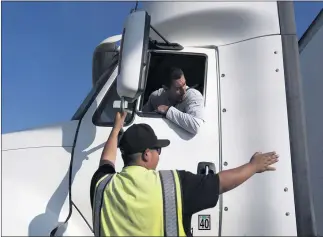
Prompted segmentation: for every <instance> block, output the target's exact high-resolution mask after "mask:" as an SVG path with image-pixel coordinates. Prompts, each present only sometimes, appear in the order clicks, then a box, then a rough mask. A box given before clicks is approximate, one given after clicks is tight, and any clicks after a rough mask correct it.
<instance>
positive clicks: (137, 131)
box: [119, 123, 170, 155]
mask: <svg viewBox="0 0 323 237" xmlns="http://www.w3.org/2000/svg"><path fill="white" fill-rule="evenodd" d="M169 144H170V141H169V140H167V139H158V138H157V136H156V135H155V132H154V130H153V129H152V127H150V126H149V125H148V124H145V123H140V124H134V125H132V126H130V127H129V128H128V129H127V130H126V131H125V132H124V133H123V135H122V137H121V139H120V142H119V148H120V150H121V152H122V153H123V154H127V155H131V154H135V153H140V152H144V151H145V150H146V149H153V148H163V147H167V146H168V145H169Z"/></svg>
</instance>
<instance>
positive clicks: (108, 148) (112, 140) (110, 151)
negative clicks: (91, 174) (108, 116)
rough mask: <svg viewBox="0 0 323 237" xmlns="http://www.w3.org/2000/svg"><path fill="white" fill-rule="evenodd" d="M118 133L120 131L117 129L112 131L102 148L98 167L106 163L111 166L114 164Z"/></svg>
mask: <svg viewBox="0 0 323 237" xmlns="http://www.w3.org/2000/svg"><path fill="white" fill-rule="evenodd" d="M119 132H120V131H119V130H118V129H115V128H113V129H112V131H111V133H110V136H109V138H108V140H107V142H106V143H105V146H104V148H103V152H102V155H101V160H100V165H102V164H105V163H106V162H110V163H111V164H112V165H114V164H115V160H116V157H117V149H118V134H119Z"/></svg>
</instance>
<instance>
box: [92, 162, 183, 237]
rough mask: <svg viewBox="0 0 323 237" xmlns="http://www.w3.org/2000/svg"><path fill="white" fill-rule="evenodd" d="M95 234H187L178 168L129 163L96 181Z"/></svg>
mask: <svg viewBox="0 0 323 237" xmlns="http://www.w3.org/2000/svg"><path fill="white" fill-rule="evenodd" d="M93 202H94V203H93V228H94V235H95V236H186V234H185V231H184V227H183V220H182V191H181V185H180V180H179V176H178V173H177V171H175V170H174V171H171V170H163V171H158V172H157V171H154V170H148V169H146V168H144V167H140V166H128V167H125V168H123V170H122V171H121V172H120V173H116V174H108V175H105V176H104V177H102V178H101V179H100V180H99V181H98V183H97V184H96V188H95V194H94V199H93Z"/></svg>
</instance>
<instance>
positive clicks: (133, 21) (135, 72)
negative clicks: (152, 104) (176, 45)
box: [117, 11, 150, 103]
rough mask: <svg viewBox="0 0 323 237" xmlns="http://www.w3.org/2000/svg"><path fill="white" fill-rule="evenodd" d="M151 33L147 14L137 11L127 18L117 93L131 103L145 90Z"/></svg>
mask: <svg viewBox="0 0 323 237" xmlns="http://www.w3.org/2000/svg"><path fill="white" fill-rule="evenodd" d="M149 31H150V16H149V15H148V13H147V12H145V11H136V12H133V13H131V14H130V15H129V16H128V17H127V19H126V22H125V26H124V29H123V34H122V40H121V46H120V58H119V69H118V78H117V93H118V95H119V96H120V97H121V98H123V99H124V100H125V101H128V102H130V103H132V102H134V101H135V100H136V99H137V98H138V97H139V96H140V95H141V94H142V93H143V91H144V90H145V86H146V77H145V70H146V65H147V60H148V53H147V51H148V45H149Z"/></svg>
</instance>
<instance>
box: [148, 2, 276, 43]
mask: <svg viewBox="0 0 323 237" xmlns="http://www.w3.org/2000/svg"><path fill="white" fill-rule="evenodd" d="M142 6H143V9H145V10H147V12H148V13H149V14H150V15H151V23H152V25H153V26H154V27H155V28H156V29H157V30H158V31H159V32H160V33H161V34H162V35H163V36H164V37H165V38H166V39H167V40H169V41H171V42H176V43H179V44H182V45H184V46H192V45H194V46H203V45H217V46H219V45H224V44H231V43H234V42H238V41H241V40H246V39H250V38H254V37H259V36H264V35H272V34H280V27H279V18H278V10H277V2H274V1H272V2H270V1H268V2H218V1H213V2H212V1H209V2H205V1H195V2H193V1H192V2H172V1H168V2H162V1H161V2H155V1H152V2H149V1H147V2H146V1H145V2H143V3H142ZM151 35H153V34H151ZM153 36H155V37H157V39H158V36H156V35H153Z"/></svg>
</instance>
